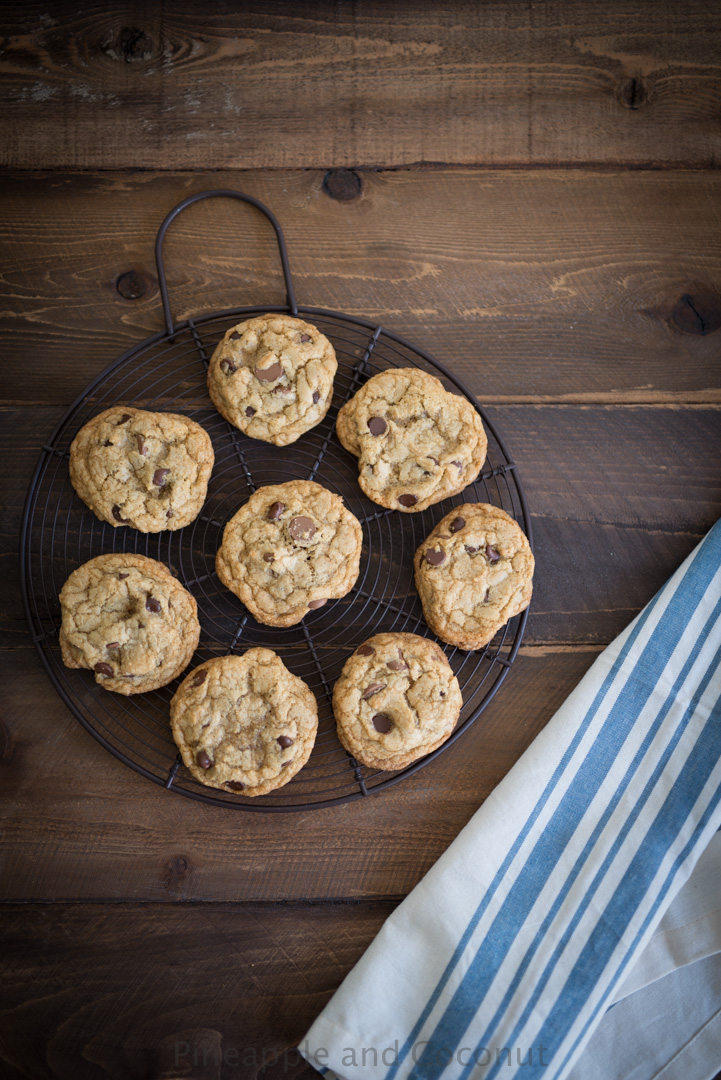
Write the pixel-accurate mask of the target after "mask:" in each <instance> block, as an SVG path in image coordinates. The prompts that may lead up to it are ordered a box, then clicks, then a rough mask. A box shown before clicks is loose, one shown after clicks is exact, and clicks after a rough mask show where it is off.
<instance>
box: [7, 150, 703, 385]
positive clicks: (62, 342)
mask: <svg viewBox="0 0 721 1080" xmlns="http://www.w3.org/2000/svg"><path fill="white" fill-rule="evenodd" d="M323 183H324V174H323V173H322V172H296V173H271V172H263V173H247V174H243V175H242V176H241V175H238V174H228V173H222V174H207V173H206V174H204V175H201V176H188V175H186V176H173V177H167V176H163V175H157V174H153V175H149V174H148V175H145V174H141V175H137V174H136V175H112V176H110V177H105V176H98V175H90V176H74V177H58V176H51V175H49V176H44V177H29V176H22V177H20V176H18V177H14V178H11V179H9V180H6V181H5V182H4V184H3V186H2V189H1V190H2V192H3V194H4V198H2V199H1V200H0V243H1V244H3V245H4V247H5V250H6V260H5V263H6V268H5V272H4V275H3V277H2V279H1V280H0V330H1V331H2V337H3V344H2V348H3V351H4V357H5V360H4V363H3V365H2V368H0V401H4V402H18V403H32V404H40V403H45V402H47V403H51V404H54V403H67V402H69V401H71V400H72V399H73V398H74V397H75V396H76V395H77V394H78V393H80V391H81V390H82V389H83V388H84V386H85V385H86V384H87V382H88V381H89V380H90V379H91V378H92V377H94V376H95V375H96V374H97V373H98V372H99V371H100V370H102V368H103V367H104V366H105V365H106V364H108V363H110V361H112V360H114V359H115V358H116V357H118V356H119V355H120V354H121V353H123V352H125V351H126V350H127V349H129V348H131V347H133V346H134V345H137V344H138V343H139V342H141V341H142V340H143V339H144V338H146V337H147V336H148V335H150V334H153V333H156V332H157V331H158V330H160V329H161V328H162V327H163V320H162V310H161V305H160V297H159V295H158V291H157V285H156V279H155V268H154V263H153V245H154V240H155V233H156V230H157V228H158V227H159V225H160V222H161V221H162V220H163V218H164V216H165V214H166V213H167V212H168V211H169V210H170V209H171V207H172V206H173V205H175V204H176V203H177V202H179V201H180V200H181V199H182V198H183V197H185V196H186V195H189V194H191V193H194V192H197V191H201V190H203V189H207V188H211V187H231V188H239V189H241V190H245V191H246V192H248V193H249V194H251V195H254V196H256V197H258V198H260V199H261V200H262V201H263V202H266V203H267V204H268V205H269V206H270V207H271V209H273V210H274V211H275V212H276V213H277V215H278V216H279V218H280V220H281V224H282V225H283V227H284V229H285V232H286V238H287V242H288V247H289V254H290V258H291V265H292V268H293V270H294V276H295V286H296V293H297V296H298V300H299V302H300V303H305V304H310V305H314V306H320V307H326V308H331V309H335V310H338V311H345V312H348V313H349V314H351V315H358V316H361V317H365V318H369V319H377V320H378V321H379V322H381V323H382V324H383V325H384V326H387V327H388V328H389V329H392V330H395V331H397V332H399V333H401V334H404V335H405V336H407V337H408V338H410V340H411V341H413V342H414V343H415V344H417V345H419V346H420V347H422V348H425V349H427V350H428V351H429V352H431V353H433V354H434V355H435V356H437V357H438V358H439V359H440V360H443V361H445V362H446V363H448V364H449V365H450V366H451V367H452V369H453V370H454V371H455V372H457V374H458V375H460V376H461V377H462V378H464V379H466V380H467V382H468V384H469V386H470V388H471V390H472V391H473V392H474V393H476V394H478V395H479V397H480V398H481V400H483V401H484V402H490V403H493V402H499V401H533V402H535V401H565V402H588V403H598V402H603V401H610V402H617V401H633V402H637V403H643V402H658V401H672V402H674V401H679V402H689V401H690V402H704V401H716V402H718V401H719V400H721V354H720V352H719V341H721V330H720V329H719V328H721V212H720V211H719V207H721V178H720V177H718V176H717V175H714V174H710V173H675V174H666V173H642V172H634V173H625V174H617V173H613V174H599V173H589V172H574V173H571V174H569V173H564V172H553V173H551V172H548V173H538V172H535V173H519V172H512V173H489V172H478V171H470V172H395V173H372V174H363V175H362V191H361V194H360V196H359V197H358V198H355V199H353V200H352V201H350V202H341V201H338V200H337V199H334V198H331V197H330V196H329V195H327V194H326V193H325V191H324V187H323ZM166 265H167V272H168V283H169V287H170V291H171V300H172V306H173V312H174V314H175V317H176V318H177V319H180V318H185V317H187V316H188V315H192V314H196V315H197V314H199V313H203V312H208V311H213V310H219V309H224V308H227V307H234V306H241V305H253V304H257V305H263V304H268V303H283V301H284V295H283V287H282V276H281V273H280V264H279V260H278V257H277V252H276V249H275V244H274V239H273V235H272V230H271V229H270V226H269V225H268V223H267V222H266V221H265V220H264V219H263V218H262V216H261V215H260V214H258V213H257V211H255V210H253V209H252V208H250V207H247V206H243V205H242V204H238V203H233V202H230V201H229V200H219V199H217V200H211V201H209V202H206V203H202V204H199V205H196V206H193V207H191V208H190V209H189V210H187V211H186V212H185V213H184V214H183V215H181V217H180V218H179V219H178V220H177V221H176V222H174V223H173V225H172V227H171V229H170V231H169V233H168V237H167V241H166ZM139 294H140V295H139ZM127 296H131V297H133V296H135V297H137V298H135V299H128V298H127ZM684 298H685V299H684ZM694 305H695V306H694ZM19 364H20V365H21V367H22V371H21V374H19V369H18V365H19Z"/></svg>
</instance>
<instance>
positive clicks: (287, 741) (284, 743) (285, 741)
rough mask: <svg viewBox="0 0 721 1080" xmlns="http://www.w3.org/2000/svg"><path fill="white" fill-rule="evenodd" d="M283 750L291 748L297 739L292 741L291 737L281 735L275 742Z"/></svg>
mask: <svg viewBox="0 0 721 1080" xmlns="http://www.w3.org/2000/svg"><path fill="white" fill-rule="evenodd" d="M275 741H276V742H277V743H278V746H280V747H281V748H282V749H283V750H287V749H288V747H289V746H292V745H293V743H294V742H295V739H291V738H290V736H289V735H279V736H278V738H277V739H276V740H275Z"/></svg>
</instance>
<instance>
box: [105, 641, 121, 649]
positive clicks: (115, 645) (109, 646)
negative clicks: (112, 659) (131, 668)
mask: <svg viewBox="0 0 721 1080" xmlns="http://www.w3.org/2000/svg"><path fill="white" fill-rule="evenodd" d="M105 648H106V649H119V648H120V642H119V641H109V642H108V644H107V645H106V646H105Z"/></svg>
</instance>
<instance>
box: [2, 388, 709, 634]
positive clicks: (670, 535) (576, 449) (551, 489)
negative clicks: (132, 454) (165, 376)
mask: <svg viewBox="0 0 721 1080" xmlns="http://www.w3.org/2000/svg"><path fill="white" fill-rule="evenodd" d="M60 415H61V410H60V409H58V408H52V407H43V408H36V409H30V408H5V409H0V418H2V421H3V423H2V431H1V432H0V483H1V484H2V488H3V491H4V495H5V498H4V502H5V509H4V513H3V515H2V517H1V518H0V570H2V571H4V572H2V573H0V643H2V644H5V645H10V646H12V645H16V644H24V643H26V641H27V637H26V625H25V622H24V618H23V614H22V609H21V604H20V592H19V583H18V579H17V573H16V566H17V536H18V530H19V528H20V520H21V514H22V507H23V504H24V500H25V494H26V489H27V485H28V483H29V481H30V477H31V474H32V470H33V468H34V466H35V462H36V460H37V457H38V454H39V449H40V444H41V443H42V442H43V441H45V439H47V438H48V437H49V435H50V433H51V431H52V429H53V427H54V426H55V424H56V423H57V420H58V419H59V417H60ZM490 416H491V419H492V420H493V421H494V422H495V423H496V424H497V425H498V428H499V430H500V432H501V433H502V435H503V437H504V438H505V440H506V442H507V444H508V447H509V449H510V451H511V452H512V454H513V456H514V458H515V460H516V462H517V463H518V466H519V471H520V475H521V478H522V480H523V484H524V487H525V490H526V494H527V497H528V502H529V506H530V509H531V515H532V523H533V528H534V533H535V550H536V558H537V563H538V570H537V574H536V585H535V596H534V601H533V606H532V610H531V616H530V619H529V623H528V628H527V632H526V640H527V641H529V642H535V643H538V644H544V643H583V642H585V643H594V644H596V643H597V644H606V643H608V642H609V641H611V640H612V639H613V638H614V637H615V636H616V634H618V633H620V631H621V630H622V629H623V628H624V627H625V626H626V625H627V623H628V622H629V621H630V620H631V619H632V618H633V617H634V616H635V615H636V614H637V612H638V611H639V610H640V609H641V608H642V607H643V605H644V604H645V603H647V602H648V600H650V598H651V597H652V596H653V595H654V593H655V592H656V590H657V589H658V588H659V587H660V586H661V585H662V584H663V582H664V581H665V580H666V579H667V578H668V577H669V575H670V574H671V573H672V572H673V571H674V570H675V569H676V567H677V566H678V565H679V563H680V562H681V561H682V560H683V559H684V558H685V556H686V555H687V554H688V552H689V551H690V550H691V549H692V548H693V547H694V546H695V545H696V544H697V543H698V541H699V540H700V539H701V537H702V536H703V534H704V533H705V532H707V531H708V529H709V528H710V527H711V525H712V524H713V522H714V521H715V520H716V518H717V517H719V515H721V468H720V467H719V466H720V464H721V408H719V407H718V406H716V407H711V406H708V407H685V408H671V407H664V406H653V407H649V406H646V407H618V406H604V407H599V406H576V405H574V406H570V405H558V406H548V405H544V406H529V405H519V406H515V405H504V406H495V407H493V408H492V409H490ZM500 490H501V488H499V492H500Z"/></svg>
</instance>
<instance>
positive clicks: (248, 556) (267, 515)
mask: <svg viewBox="0 0 721 1080" xmlns="http://www.w3.org/2000/svg"><path fill="white" fill-rule="evenodd" d="M362 542H363V536H362V530H361V525H360V522H359V521H358V519H357V518H356V517H354V516H353V514H351V512H350V510H347V509H346V507H345V506H344V505H343V499H342V498H341V497H340V495H334V494H333V493H332V492H330V491H327V490H326V489H325V488H324V487H321V485H320V484H316V483H314V482H313V481H312V480H289V481H288V482H287V483H285V484H271V485H269V486H267V487H262V488H259V489H258V491H256V492H255V494H254V495H251V497H250V498H249V499H248V502H247V503H246V504H245V506H243V507H242V508H241V509H240V510H239V511H238V513H237V514H236V515H235V517H233V518H231V520H230V521H229V522H228V524H227V525H226V527H225V532H224V533H223V543H222V545H221V547H220V550H219V551H218V555H217V558H216V561H215V567H216V570H217V572H218V577H219V578H220V580H221V581H222V582H223V584H224V585H225V586H227V588H229V589H230V591H231V592H234V593H235V595H236V596H238V597H239V598H240V599H241V600H242V601H243V603H244V604H245V606H246V607H247V608H248V610H249V611H250V613H251V615H253V616H254V617H255V618H256V619H257V620H258V621H259V622H262V623H265V624H266V625H267V626H293V624H294V623H299V622H300V621H301V619H302V618H303V616H304V615H307V614H308V612H309V611H314V610H315V609H316V608H320V607H323V605H324V604H325V603H327V601H328V600H332V599H336V598H337V597H340V596H345V595H346V593H348V592H350V590H351V589H352V588H353V586H354V584H355V582H356V579H357V577H358V570H359V566H360V556H361V547H362Z"/></svg>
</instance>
